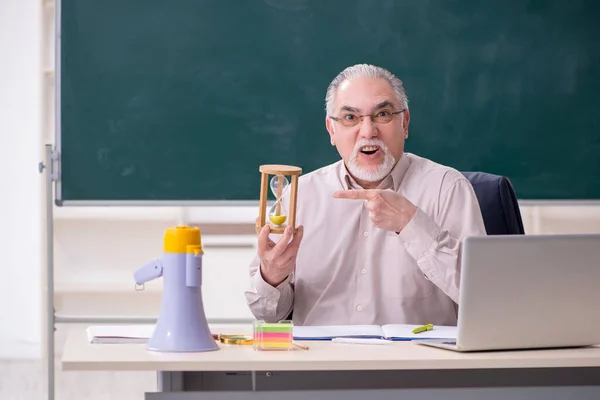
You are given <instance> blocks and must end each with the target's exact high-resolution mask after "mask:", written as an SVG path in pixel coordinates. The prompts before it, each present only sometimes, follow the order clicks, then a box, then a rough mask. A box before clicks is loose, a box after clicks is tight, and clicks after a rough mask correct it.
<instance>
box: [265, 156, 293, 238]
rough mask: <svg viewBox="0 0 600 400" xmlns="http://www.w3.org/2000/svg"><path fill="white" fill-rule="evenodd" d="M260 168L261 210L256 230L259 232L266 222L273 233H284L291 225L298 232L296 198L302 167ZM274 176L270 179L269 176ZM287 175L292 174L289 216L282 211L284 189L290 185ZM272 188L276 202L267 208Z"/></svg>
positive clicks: (272, 166)
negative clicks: (268, 194) (268, 196)
mask: <svg viewBox="0 0 600 400" xmlns="http://www.w3.org/2000/svg"><path fill="white" fill-rule="evenodd" d="M258 170H259V171H260V173H261V179H260V211H259V216H258V222H257V224H256V231H257V232H259V231H260V230H261V229H262V227H263V226H265V223H268V224H269V225H270V227H271V232H273V233H283V231H284V230H285V228H286V227H288V226H291V227H292V228H294V233H296V200H297V198H298V176H299V175H300V174H301V173H302V168H300V167H294V166H292V165H261V166H260V167H259V168H258ZM270 175H272V178H271V179H270V180H269V176H270ZM286 176H290V177H291V179H292V184H291V187H290V204H289V211H288V212H289V216H288V215H285V213H282V210H281V201H282V198H283V193H284V190H285V189H286V188H287V187H288V186H289V185H290V183H289V181H288V179H287V178H286ZM269 189H270V190H271V192H272V193H273V195H274V196H275V203H274V204H273V205H272V206H271V208H269V210H267V192H268V190H269Z"/></svg>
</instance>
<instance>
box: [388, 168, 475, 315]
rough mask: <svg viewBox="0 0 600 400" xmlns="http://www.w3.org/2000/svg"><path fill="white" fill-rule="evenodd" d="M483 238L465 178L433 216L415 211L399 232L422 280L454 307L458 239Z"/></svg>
mask: <svg viewBox="0 0 600 400" xmlns="http://www.w3.org/2000/svg"><path fill="white" fill-rule="evenodd" d="M483 235H486V231H485V225H484V223H483V217H482V215H481V210H480V208H479V202H478V201H477V197H476V196H475V192H474V190H473V187H472V186H471V183H470V182H469V181H468V180H466V179H459V180H458V181H456V182H455V183H454V184H453V185H452V186H451V187H450V189H449V190H448V192H447V194H446V195H445V196H444V197H442V203H441V205H440V210H439V213H438V215H437V216H435V217H432V216H430V215H428V214H427V213H425V212H424V211H423V210H421V209H420V208H418V209H417V212H416V213H415V215H414V216H413V218H412V219H411V220H410V221H409V223H408V224H407V225H406V227H405V228H404V229H403V230H402V231H400V233H399V236H400V239H401V240H402V241H403V242H404V247H405V248H406V250H407V251H408V253H409V254H410V255H411V256H412V257H413V258H414V259H415V260H416V262H417V264H418V266H419V268H420V269H421V271H422V272H423V274H424V275H425V277H426V278H427V279H429V280H430V281H431V282H432V283H433V284H435V285H436V286H438V287H439V288H440V289H441V290H442V291H443V292H444V293H446V295H447V296H448V297H450V298H451V299H452V300H453V301H454V302H455V303H457V304H458V294H459V285H460V262H461V243H462V239H463V238H465V237H467V236H483Z"/></svg>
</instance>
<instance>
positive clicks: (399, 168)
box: [340, 153, 410, 192]
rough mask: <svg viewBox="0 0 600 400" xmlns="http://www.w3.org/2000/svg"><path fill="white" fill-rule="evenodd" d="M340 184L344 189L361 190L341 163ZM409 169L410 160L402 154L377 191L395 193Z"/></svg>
mask: <svg viewBox="0 0 600 400" xmlns="http://www.w3.org/2000/svg"><path fill="white" fill-rule="evenodd" d="M341 165H342V168H341V171H340V172H341V182H342V185H343V186H344V189H346V190H351V189H362V188H361V186H360V185H359V184H358V183H357V182H356V181H355V180H354V178H353V177H352V175H350V173H349V172H348V168H347V167H346V164H345V163H344V162H343V161H342V163H341ZM409 167H410V159H409V157H408V156H407V154H406V153H402V157H400V160H399V161H398V162H397V163H396V165H395V166H394V168H392V170H391V171H390V173H389V174H388V176H386V177H385V178H384V179H383V181H381V183H380V184H379V186H378V187H377V188H378V189H393V190H394V191H395V192H397V191H398V189H399V188H400V184H401V183H402V180H403V179H404V176H405V175H406V171H408V168H409Z"/></svg>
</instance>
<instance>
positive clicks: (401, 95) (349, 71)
mask: <svg viewBox="0 0 600 400" xmlns="http://www.w3.org/2000/svg"><path fill="white" fill-rule="evenodd" d="M353 78H383V79H385V80H386V81H388V82H389V84H390V85H392V88H393V89H394V92H395V93H396V97H397V98H398V101H399V102H400V105H401V107H402V108H404V109H406V110H408V98H407V97H406V92H405V91H404V85H402V81H401V80H400V79H398V78H397V77H396V76H395V75H394V74H392V73H391V72H390V71H388V70H387V69H385V68H381V67H377V66H375V65H370V64H356V65H353V66H351V67H348V68H346V69H344V70H343V71H342V72H340V73H339V74H338V75H337V76H336V77H335V78H334V79H333V81H331V83H330V84H329V87H328V88H327V93H326V95H325V111H326V112H327V115H333V101H334V99H335V95H336V93H337V89H338V87H339V86H340V85H341V84H342V82H344V81H346V80H350V79H353Z"/></svg>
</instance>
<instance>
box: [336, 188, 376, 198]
mask: <svg viewBox="0 0 600 400" xmlns="http://www.w3.org/2000/svg"><path fill="white" fill-rule="evenodd" d="M373 195H374V192H373V191H372V190H366V189H358V190H338V191H336V192H334V193H333V197H335V198H336V199H361V200H370V199H371V198H373Z"/></svg>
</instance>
